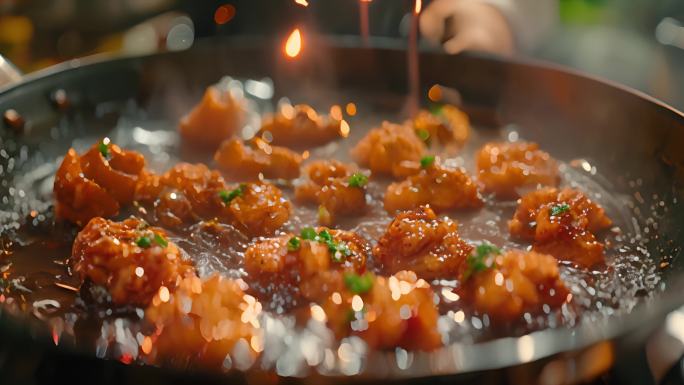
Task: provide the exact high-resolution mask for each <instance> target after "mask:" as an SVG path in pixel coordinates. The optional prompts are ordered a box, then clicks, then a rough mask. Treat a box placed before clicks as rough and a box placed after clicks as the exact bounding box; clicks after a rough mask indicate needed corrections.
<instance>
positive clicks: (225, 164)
mask: <svg viewBox="0 0 684 385" xmlns="http://www.w3.org/2000/svg"><path fill="white" fill-rule="evenodd" d="M214 161H215V162H216V164H218V166H219V168H220V169H221V170H222V171H223V172H225V173H227V174H229V175H231V176H233V177H235V178H238V179H251V180H253V179H257V178H258V176H259V174H262V175H263V176H264V177H265V178H268V179H294V178H297V177H299V165H300V164H301V163H302V157H301V155H299V154H298V153H296V152H294V151H292V150H290V149H287V148H285V147H278V146H271V145H269V144H268V143H266V142H265V141H264V140H262V139H259V138H256V139H255V140H254V141H253V142H252V146H245V144H244V143H243V142H242V141H241V140H239V139H230V140H226V141H224V142H223V143H222V144H221V147H219V149H218V150H217V151H216V153H215V154H214Z"/></svg>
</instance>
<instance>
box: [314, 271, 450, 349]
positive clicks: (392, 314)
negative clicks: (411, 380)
mask: <svg viewBox="0 0 684 385" xmlns="http://www.w3.org/2000/svg"><path fill="white" fill-rule="evenodd" d="M364 278H367V279H369V280H370V282H371V284H372V286H371V287H370V288H368V290H367V291H365V292H354V291H352V289H351V288H350V287H349V285H348V284H347V283H345V282H347V279H348V278H345V276H344V275H343V273H338V272H335V273H333V274H331V275H330V277H329V279H330V280H336V281H337V282H338V283H337V285H332V286H333V287H341V288H342V289H341V290H340V291H335V292H332V293H331V294H327V293H326V294H327V295H326V296H325V299H324V301H323V302H322V308H323V310H324V312H325V314H326V318H327V321H328V325H329V326H330V328H331V329H332V330H333V331H334V332H335V335H336V336H337V337H338V338H343V337H345V336H348V335H358V336H359V337H361V338H363V339H364V340H365V341H366V343H368V345H369V346H370V347H371V348H373V349H393V348H396V347H402V348H404V349H409V350H422V351H429V350H434V349H436V348H438V347H440V346H441V345H442V341H441V336H440V334H439V332H438V331H437V318H438V317H439V313H438V311H437V307H436V306H435V303H434V301H433V297H434V293H433V291H432V289H431V288H430V285H429V284H428V283H427V282H426V281H425V280H423V279H418V277H416V274H415V273H413V272H411V271H400V272H398V273H397V274H395V275H393V276H390V277H381V276H375V275H373V274H372V273H368V275H367V276H364ZM339 282H342V283H339Z"/></svg>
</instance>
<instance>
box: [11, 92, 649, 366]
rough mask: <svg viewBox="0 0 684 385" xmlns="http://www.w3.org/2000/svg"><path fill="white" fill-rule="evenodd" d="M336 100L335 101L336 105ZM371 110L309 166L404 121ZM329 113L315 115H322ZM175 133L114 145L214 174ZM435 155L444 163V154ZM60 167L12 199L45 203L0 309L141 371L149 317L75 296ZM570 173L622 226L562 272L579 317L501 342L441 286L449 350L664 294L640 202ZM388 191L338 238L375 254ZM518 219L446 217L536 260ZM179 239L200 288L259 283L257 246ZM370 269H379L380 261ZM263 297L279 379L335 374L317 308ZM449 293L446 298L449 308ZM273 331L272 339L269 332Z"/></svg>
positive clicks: (466, 231)
mask: <svg viewBox="0 0 684 385" xmlns="http://www.w3.org/2000/svg"><path fill="white" fill-rule="evenodd" d="M336 96H337V98H338V99H337V102H338V103H340V102H345V101H347V100H349V99H345V98H344V96H342V97H340V95H336ZM330 99H331V100H334V97H333V96H331V97H330ZM372 100H373V99H370V98H369V99H368V104H365V103H363V101H364V100H360V99H359V98H356V100H355V101H356V102H357V104H358V106H359V114H358V115H356V116H353V117H347V119H348V121H349V122H350V125H351V134H350V136H349V137H348V138H347V139H343V140H339V141H336V142H333V143H330V144H328V145H326V146H322V147H319V148H315V149H310V157H309V159H310V160H311V159H320V158H336V159H339V160H342V161H350V159H349V155H348V153H349V149H350V148H351V146H353V145H354V144H355V143H356V142H357V141H358V140H359V139H360V138H361V137H362V136H363V135H364V134H365V133H366V132H367V130H368V129H370V128H371V127H373V126H375V125H377V124H379V123H380V122H381V121H382V120H383V119H387V120H392V121H399V120H400V117H399V116H398V114H395V113H390V112H387V111H386V110H387V108H384V110H385V111H384V112H381V113H377V111H383V108H382V107H381V108H379V109H375V110H374V112H376V113H370V112H369V110H370V108H371V107H368V109H367V110H365V109H364V106H366V105H368V106H372ZM376 100H377V99H376ZM328 106H329V105H323V104H322V105H314V107H318V108H321V109H324V108H327V107H328ZM175 127H176V122H175V121H171V120H152V119H149V118H147V117H146V116H145V113H144V112H143V111H142V110H137V109H131V111H130V113H129V114H128V115H124V116H123V117H122V118H121V119H120V120H119V123H118V126H117V128H116V129H115V130H114V132H112V133H110V134H109V135H108V136H109V137H110V138H111V139H112V141H113V142H114V143H117V144H119V145H120V146H122V147H125V148H129V149H134V150H138V151H141V152H142V153H143V154H145V156H146V158H147V161H148V167H150V168H152V169H153V170H155V171H157V172H163V171H165V170H166V169H168V168H169V167H170V165H172V164H174V163H176V162H178V161H192V162H195V161H202V162H204V163H206V164H208V165H209V166H210V167H211V166H212V161H211V156H212V154H211V153H199V154H198V153H195V152H191V151H188V150H187V149H184V148H182V147H181V146H180V143H179V139H178V137H177V135H176V133H175ZM98 139H99V137H97V136H93V137H88V138H80V139H78V140H77V141H75V142H74V144H73V145H74V146H75V147H76V148H77V150H78V151H82V150H83V149H84V148H87V147H88V146H90V145H91V144H92V143H93V142H94V141H96V140H98ZM523 139H524V140H530V141H534V138H527V137H520V138H519V133H518V131H516V130H515V129H514V128H510V127H508V128H500V129H493V128H481V127H480V128H478V127H476V128H474V129H473V130H472V133H471V137H470V139H469V140H468V142H467V144H466V146H465V148H464V149H462V150H461V151H459V152H457V153H449V151H447V152H442V153H441V155H442V160H443V161H445V162H449V163H452V164H455V165H461V166H463V167H465V168H466V169H467V170H468V172H469V173H470V174H471V175H473V174H474V164H473V163H474V160H473V159H474V153H475V151H477V149H478V148H480V147H481V145H482V144H484V143H485V142H487V141H492V140H523ZM66 150H67V148H64V152H66ZM434 150H435V151H436V152H438V150H437V149H434ZM547 150H551V151H549V152H551V155H553V151H552V149H547ZM438 153H439V152H438ZM578 155H579V154H578ZM58 165H59V159H53V160H51V162H49V163H48V164H47V165H41V166H40V167H42V168H43V169H42V170H40V169H39V167H36V168H35V169H34V170H33V171H34V172H33V173H31V172H29V173H26V174H25V175H26V176H25V177H24V179H25V180H22V177H18V178H19V179H15V185H16V186H17V187H16V189H15V190H14V194H19V190H21V189H22V186H23V188H25V190H22V191H24V194H27V192H28V190H29V187H32V188H33V189H34V190H37V191H38V196H37V197H34V196H33V195H31V196H29V194H27V195H26V199H25V201H26V202H28V204H30V205H32V207H31V209H32V211H31V212H30V215H29V216H28V217H27V218H26V220H24V218H23V217H19V216H17V217H16V218H15V217H12V216H11V213H10V212H5V214H7V215H5V216H4V223H5V224H6V225H7V224H9V223H19V224H21V226H18V225H17V226H15V227H17V228H18V229H14V230H12V231H6V232H5V234H4V235H3V238H2V241H3V242H5V245H4V247H5V248H6V249H7V250H8V252H7V253H6V256H4V258H2V260H1V261H0V263H1V266H2V274H3V281H2V284H3V285H4V286H5V287H6V290H5V292H4V295H3V297H1V298H0V299H1V300H2V301H3V302H5V304H6V305H7V306H8V307H11V308H14V309H18V310H20V311H23V312H26V313H30V314H33V316H35V317H37V318H39V319H41V320H44V321H45V322H46V323H47V324H48V325H49V327H50V329H51V332H52V334H53V339H54V341H55V343H63V342H64V341H69V342H75V343H76V344H78V345H79V346H82V347H85V348H86V349H88V350H92V351H94V352H95V354H97V355H98V356H101V357H111V358H116V359H119V360H122V361H124V362H127V363H128V362H131V361H134V360H135V359H136V357H138V351H139V346H140V345H141V344H142V338H143V336H144V335H145V332H146V329H145V325H144V322H143V321H141V317H142V315H143V310H142V309H135V308H125V309H120V308H118V309H117V308H114V307H108V306H105V305H95V304H93V302H92V301H91V300H89V299H88V298H86V297H87V296H88V295H97V293H96V292H95V293H93V290H85V289H82V290H81V295H79V292H78V291H74V290H72V289H71V288H78V287H79V282H78V279H76V278H75V277H73V276H71V274H70V272H69V265H68V257H69V255H70V251H71V244H72V242H73V239H74V237H75V234H76V232H77V229H76V228H75V227H73V226H71V225H68V224H54V222H53V220H52V211H51V210H52V208H51V206H50V202H51V199H52V198H51V196H50V192H51V186H52V180H53V179H52V178H53V176H54V171H55V170H56V168H57V166H58ZM561 170H562V177H563V182H562V184H563V185H564V186H572V187H577V188H579V189H580V190H582V191H584V192H586V193H587V194H588V195H589V196H590V197H591V198H592V199H594V200H595V201H596V202H598V203H599V204H601V205H602V206H603V207H604V208H605V209H606V211H607V214H608V215H609V216H610V217H611V218H612V219H613V221H614V223H615V228H614V229H613V230H612V231H609V232H607V233H606V234H605V235H603V236H602V238H601V239H602V241H603V242H605V244H606V265H605V266H601V267H597V268H596V269H595V270H592V271H583V270H582V269H577V268H574V267H572V266H571V265H569V264H565V265H562V266H561V274H562V277H563V279H564V280H565V281H566V283H567V285H568V287H569V288H570V290H571V292H572V295H573V304H572V306H564V307H563V308H562V309H560V310H558V311H549V312H548V313H546V314H541V315H530V314H526V315H525V316H524V319H522V320H521V322H520V323H518V324H516V325H510V327H508V328H506V329H496V330H494V329H493V328H492V327H490V326H489V320H488V319H487V317H475V316H471V315H470V313H469V312H468V310H467V309H464V308H463V307H462V305H461V304H459V302H458V301H452V302H450V300H449V296H448V294H449V293H450V291H451V289H452V288H453V287H455V285H456V282H455V281H450V280H441V281H435V282H432V287H433V290H434V292H435V293H436V294H437V296H438V297H439V307H440V313H441V314H442V317H441V319H440V321H439V330H440V332H441V333H442V335H443V340H444V342H445V344H449V343H452V342H459V343H465V344H469V343H479V342H482V341H486V340H490V339H492V338H497V337H502V336H519V335H523V334H525V333H528V332H530V331H534V330H539V329H543V328H549V327H552V328H553V327H572V326H573V325H575V324H577V323H578V322H591V320H595V319H600V318H604V317H607V316H610V315H613V314H619V313H622V312H628V311H629V310H630V309H631V308H632V307H633V306H634V305H635V304H636V303H637V302H638V300H639V297H643V296H648V295H650V294H651V293H653V292H654V290H655V289H656V288H657V285H658V283H659V281H660V275H659V271H658V267H657V265H656V262H655V261H654V260H653V259H652V258H650V257H649V256H648V255H647V253H646V251H645V249H644V248H643V247H641V246H640V238H641V236H642V234H641V229H640V228H639V225H638V223H636V221H635V220H633V217H632V214H631V212H630V208H629V205H628V204H625V202H626V201H629V200H630V199H632V198H631V197H625V196H617V195H615V194H612V193H611V192H610V186H609V185H608V184H607V183H605V182H604V181H603V179H602V178H601V170H596V169H595V168H594V167H593V166H592V165H591V164H590V163H589V162H587V161H584V160H581V159H578V160H573V161H568V162H565V163H563V164H562V166H561ZM29 171H30V170H29ZM388 183H389V180H385V179H382V178H377V177H374V178H372V179H371V184H370V187H369V193H370V195H371V196H372V199H373V204H372V205H371V207H372V208H371V209H370V210H369V211H368V213H367V214H366V215H364V216H363V217H354V218H345V219H343V220H342V221H341V222H339V223H338V224H337V227H339V228H342V229H348V230H353V231H356V232H358V233H359V234H360V235H362V236H364V237H365V238H366V239H368V240H369V241H371V242H372V243H374V240H375V239H377V238H378V237H379V236H380V235H381V234H382V233H383V232H384V230H385V228H386V226H387V224H388V223H389V222H390V220H391V218H390V216H388V214H387V213H386V212H385V211H384V209H383V208H382V198H383V194H384V191H385V188H386V186H387V184H388ZM278 186H279V187H280V188H281V189H282V190H283V191H284V192H285V194H286V195H287V196H288V197H289V198H292V195H293V189H292V187H291V185H289V184H284V183H279V184H278ZM20 198H21V197H20ZM34 198H37V199H34ZM20 200H21V199H17V201H20ZM515 207H516V202H515V201H496V200H494V199H491V198H487V203H486V205H485V207H484V208H482V209H480V210H476V211H455V212H449V213H444V214H443V215H448V216H450V217H452V218H454V219H456V220H458V222H459V224H460V226H459V233H460V235H461V237H462V238H464V239H466V240H467V241H470V242H472V243H479V242H481V241H483V240H487V241H489V242H491V243H493V244H495V245H498V246H500V247H502V248H522V249H526V248H528V247H529V244H524V243H518V242H515V241H513V240H511V239H509V235H508V228H507V221H508V220H509V219H510V218H511V217H512V215H513V212H514V210H515ZM131 213H136V214H138V215H142V214H140V212H136V210H132V211H131V212H128V213H126V215H127V214H131ZM142 216H144V215H142ZM315 219H316V208H315V207H311V206H301V205H298V204H296V205H295V208H294V212H293V215H292V216H291V218H290V220H289V222H288V223H287V224H286V225H285V226H284V228H283V229H281V231H292V232H298V231H299V230H300V229H301V228H302V227H304V226H311V225H315V224H316V221H315ZM6 228H7V226H6ZM169 233H170V234H171V239H172V240H173V241H175V242H176V243H177V244H178V246H179V247H180V248H181V249H183V251H184V252H185V253H186V254H187V256H188V257H190V258H191V259H192V260H193V261H194V263H195V266H196V267H197V270H198V272H199V274H200V276H206V275H208V274H210V273H212V272H215V271H217V272H220V273H222V274H225V275H227V276H231V277H242V278H243V279H244V280H245V281H246V282H248V283H249V282H250V279H249V277H248V275H247V273H246V272H245V271H244V270H243V269H242V253H243V252H244V250H245V248H246V246H247V245H248V243H249V239H248V238H246V237H245V236H244V235H241V234H240V233H238V232H236V231H232V230H230V229H228V230H226V231H225V232H223V233H222V235H221V236H220V237H219V236H216V235H215V234H210V233H207V232H205V231H202V230H201V224H197V225H195V226H192V227H190V228H188V229H185V230H183V231H178V230H175V231H173V230H170V231H169ZM369 263H370V266H371V268H372V266H373V261H372V257H371V260H370V261H369ZM253 290H257V291H260V292H257V293H255V294H256V296H257V297H259V298H260V299H261V301H262V303H263V307H264V310H265V312H266V315H265V317H268V318H269V319H270V320H271V321H270V323H269V322H264V324H265V325H266V326H264V327H265V329H266V330H265V332H266V337H265V342H264V345H265V350H264V354H262V358H261V359H262V360H263V361H264V362H266V364H265V365H264V366H265V367H275V368H276V369H277V371H278V373H280V374H296V373H300V372H301V370H302V369H301V367H302V365H301V363H302V362H305V363H308V365H310V366H317V367H319V370H321V369H320V367H321V366H325V365H327V364H328V363H327V362H326V360H327V353H326V352H327V351H333V352H335V351H336V350H335V349H336V346H335V345H325V344H323V343H321V342H320V341H322V340H323V338H319V340H315V338H316V337H315V336H316V333H312V332H311V330H309V329H308V328H307V327H306V326H305V325H302V324H301V322H299V323H297V322H295V321H294V316H292V315H291V314H292V312H293V310H295V309H298V308H299V309H300V308H303V307H306V306H308V305H309V304H308V303H298V302H297V301H296V300H295V299H294V298H296V297H294V296H292V295H290V293H289V292H288V290H284V289H283V288H275V289H274V288H273V287H270V288H269V287H265V288H253ZM95 291H96V290H95ZM86 292H87V293H86ZM266 293H267V294H266ZM443 293H446V295H447V297H445V295H444V294H443ZM86 294H87V295H86ZM268 325H270V326H268ZM269 327H271V328H272V330H268V328H269ZM283 330H285V333H284V334H283V333H282V331H283ZM276 331H277V333H276ZM284 336H287V337H284ZM312 336H313V337H312ZM283 338H287V339H289V341H290V342H288V343H287V344H285V345H283V343H282V340H283ZM305 338H309V339H311V338H313V339H314V342H311V346H314V348H315V349H319V350H320V352H319V353H310V354H309V355H312V354H313V356H314V357H318V358H317V359H310V358H311V357H310V356H307V355H306V354H304V355H303V354H302V353H301V352H300V353H299V355H297V354H293V355H290V356H289V358H287V359H288V360H289V361H287V362H285V363H282V362H280V361H279V360H280V358H278V357H270V358H269V355H268V349H269V347H272V346H288V347H291V346H292V343H291V342H292V341H293V340H295V341H296V340H298V339H299V340H303V339H305ZM288 349H289V348H288ZM397 354H399V353H397ZM279 356H282V354H280V355H279ZM297 360H299V362H297ZM230 365H231V366H232V367H238V368H242V367H241V366H240V363H236V362H232V363H230ZM288 365H289V367H288ZM243 366H244V365H243ZM304 366H306V365H304ZM333 366H334V365H333ZM244 367H248V366H244ZM341 370H342V372H343V373H354V372H355V371H354V368H352V369H351V370H347V371H345V369H344V367H342V369H341ZM321 371H323V372H325V371H330V372H332V371H334V370H332V369H331V370H321Z"/></svg>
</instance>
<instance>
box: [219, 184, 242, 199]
mask: <svg viewBox="0 0 684 385" xmlns="http://www.w3.org/2000/svg"><path fill="white" fill-rule="evenodd" d="M246 188H247V185H246V184H244V183H241V184H240V186H239V187H238V188H236V189H234V190H230V191H226V190H221V191H219V196H220V197H221V200H222V201H223V203H230V202H231V201H232V200H233V199H235V198H237V197H240V196H242V193H244V192H245V189H246Z"/></svg>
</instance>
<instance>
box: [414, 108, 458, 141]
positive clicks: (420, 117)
mask: <svg viewBox="0 0 684 385" xmlns="http://www.w3.org/2000/svg"><path fill="white" fill-rule="evenodd" d="M413 129H414V130H415V131H416V135H418V137H419V138H421V139H423V141H424V142H426V143H430V144H432V143H439V144H442V145H445V144H455V145H457V146H459V147H460V146H463V145H464V144H465V141H466V140H468V137H469V136H470V120H469V119H468V115H466V114H465V113H464V112H463V111H461V110H459V109H458V108H456V107H455V106H452V105H444V106H442V107H441V108H440V109H439V112H438V113H436V114H433V113H432V112H430V111H427V110H420V111H419V112H418V114H417V115H416V116H415V117H414V118H413Z"/></svg>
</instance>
